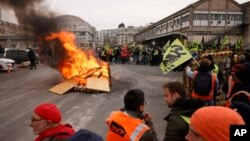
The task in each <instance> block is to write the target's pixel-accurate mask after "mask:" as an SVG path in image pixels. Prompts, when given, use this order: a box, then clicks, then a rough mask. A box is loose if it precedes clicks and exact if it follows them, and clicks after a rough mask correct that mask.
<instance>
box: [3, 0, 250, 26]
mask: <svg viewBox="0 0 250 141" xmlns="http://www.w3.org/2000/svg"><path fill="white" fill-rule="evenodd" d="M196 1H198V0H45V3H44V4H45V5H47V6H49V8H50V10H51V11H54V12H56V13H57V15H74V16H78V17H80V18H82V19H83V20H85V21H86V22H88V23H89V24H90V25H92V26H94V27H95V28H96V29H97V30H102V29H116V28H117V27H118V25H119V24H120V23H122V22H123V23H124V24H125V26H126V27H127V26H129V25H132V26H145V25H146V24H148V23H150V22H157V21H159V20H161V19H163V18H165V17H167V16H168V15H171V14H173V13H174V12H177V11H178V10H181V9H182V8H184V7H186V6H188V5H189V4H192V3H194V2H196ZM236 1H237V2H238V3H240V4H241V3H244V2H247V1H249V0H236ZM6 18H8V17H6Z"/></svg>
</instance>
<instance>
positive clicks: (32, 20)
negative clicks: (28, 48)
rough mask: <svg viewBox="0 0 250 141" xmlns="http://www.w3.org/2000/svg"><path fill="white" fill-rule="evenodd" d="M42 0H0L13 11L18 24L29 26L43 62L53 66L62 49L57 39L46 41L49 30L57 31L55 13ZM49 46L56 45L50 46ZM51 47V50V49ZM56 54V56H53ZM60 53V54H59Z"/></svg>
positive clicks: (56, 62) (59, 58) (0, 2)
mask: <svg viewBox="0 0 250 141" xmlns="http://www.w3.org/2000/svg"><path fill="white" fill-rule="evenodd" d="M43 1H44V0H0V4H1V6H4V7H6V8H10V9H12V10H13V11H14V12H15V15H16V17H17V20H18V22H19V24H20V25H24V26H27V27H30V28H31V29H32V31H33V33H34V36H35V39H34V40H35V42H37V43H38V44H39V48H40V51H41V52H40V53H41V54H40V55H41V56H42V57H43V60H44V61H45V63H47V64H49V65H50V66H53V67H55V66H56V65H57V64H58V62H59V61H60V60H61V59H62V58H63V57H64V54H65V53H64V50H63V48H62V45H61V43H60V42H58V41H52V42H48V41H45V40H44V37H45V36H47V35H49V34H50V33H51V32H56V31H58V29H57V22H56V20H55V14H54V12H52V11H51V10H49V8H48V7H43V6H42V3H43ZM51 46H57V47H56V48H55V47H51ZM51 48H53V50H51ZM54 54H57V56H56V57H55V56H53V55H54ZM59 54H60V55H59Z"/></svg>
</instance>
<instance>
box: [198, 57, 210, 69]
mask: <svg viewBox="0 0 250 141" xmlns="http://www.w3.org/2000/svg"><path fill="white" fill-rule="evenodd" d="M211 63H212V62H211V61H210V60H209V59H206V58H202V60H201V61H200V66H199V67H198V71H199V72H208V71H211Z"/></svg>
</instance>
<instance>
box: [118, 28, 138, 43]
mask: <svg viewBox="0 0 250 141" xmlns="http://www.w3.org/2000/svg"><path fill="white" fill-rule="evenodd" d="M140 29H141V28H140V27H139V28H138V27H134V26H128V27H127V28H126V27H125V25H124V23H121V24H119V26H118V29H117V45H123V44H129V43H131V42H134V35H135V34H136V33H138V31H139V30H140Z"/></svg>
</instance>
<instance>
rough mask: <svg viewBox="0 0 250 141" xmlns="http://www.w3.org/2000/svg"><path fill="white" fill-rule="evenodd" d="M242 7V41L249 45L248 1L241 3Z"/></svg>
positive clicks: (249, 12) (249, 16) (249, 18)
mask: <svg viewBox="0 0 250 141" xmlns="http://www.w3.org/2000/svg"><path fill="white" fill-rule="evenodd" d="M242 8H243V10H244V20H243V30H242V34H243V41H244V44H245V45H248V46H250V1H249V2H246V3H243V4H242Z"/></svg>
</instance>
